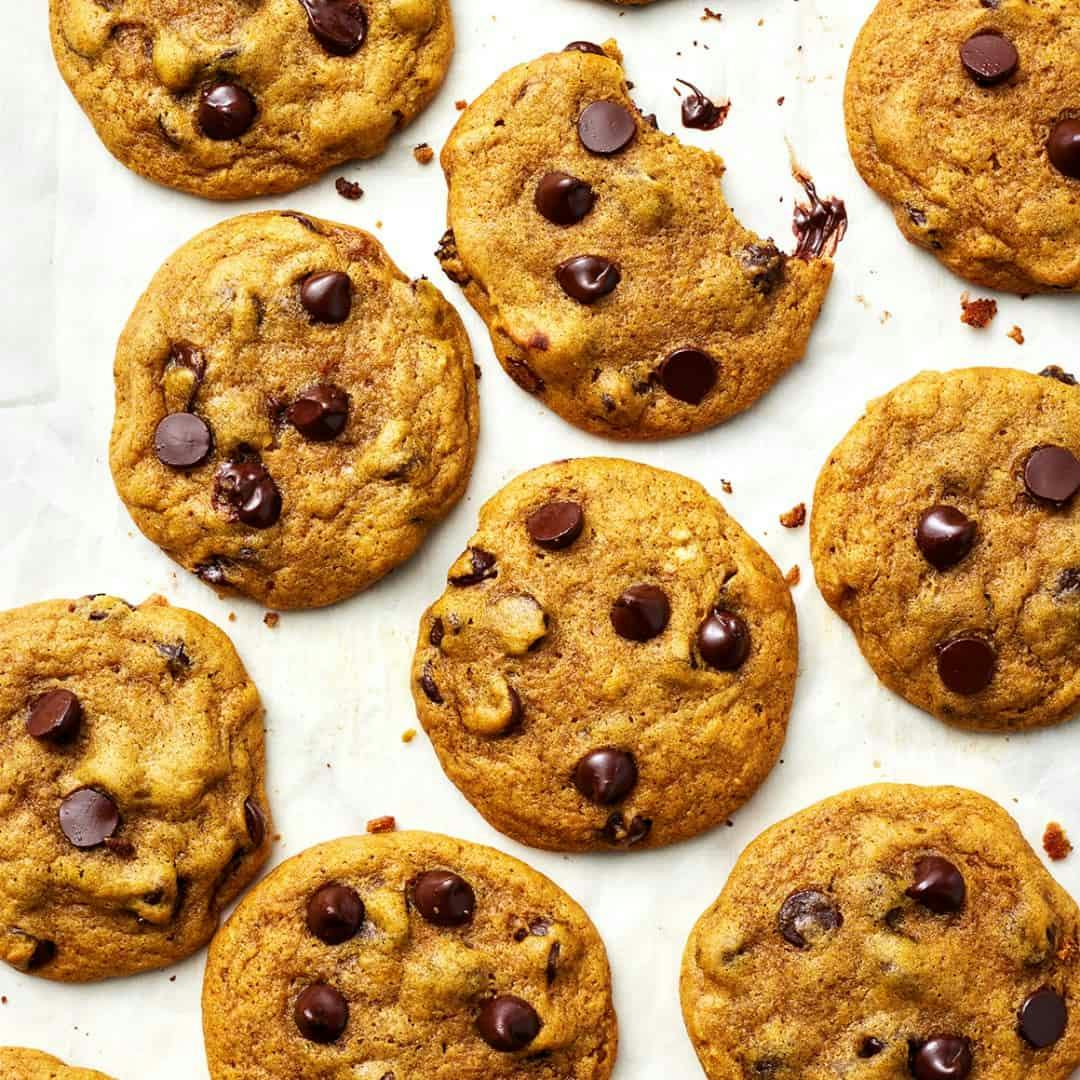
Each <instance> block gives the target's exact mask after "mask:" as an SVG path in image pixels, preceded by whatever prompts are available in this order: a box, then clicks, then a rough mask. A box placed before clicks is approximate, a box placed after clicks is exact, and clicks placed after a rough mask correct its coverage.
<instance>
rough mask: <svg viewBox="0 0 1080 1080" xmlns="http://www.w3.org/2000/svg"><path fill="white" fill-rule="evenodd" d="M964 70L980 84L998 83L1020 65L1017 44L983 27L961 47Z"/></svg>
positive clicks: (991, 84)
mask: <svg viewBox="0 0 1080 1080" xmlns="http://www.w3.org/2000/svg"><path fill="white" fill-rule="evenodd" d="M960 60H961V62H962V63H963V65H964V70H965V71H966V72H967V73H968V75H969V76H971V78H972V79H973V80H974V81H975V82H977V83H978V84H979V85H980V86H996V85H997V84H998V83H1003V82H1005V80H1006V79H1008V78H1009V77H1010V76H1012V75H1013V74H1014V73H1015V71H1016V69H1017V67H1019V65H1020V54H1019V53H1018V52H1017V51H1016V46H1015V45H1014V44H1013V43H1012V42H1011V41H1010V40H1009V39H1008V38H1007V37H1006V36H1005V35H1004V34H999V33H998V32H997V31H996V30H980V31H979V32H978V33H977V34H973V35H972V36H971V37H969V38H968V39H967V41H965V42H964V44H963V45H961V46H960Z"/></svg>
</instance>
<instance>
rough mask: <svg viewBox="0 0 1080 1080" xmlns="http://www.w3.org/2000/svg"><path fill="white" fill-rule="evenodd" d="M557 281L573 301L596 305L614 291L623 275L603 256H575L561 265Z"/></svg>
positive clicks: (556, 277)
mask: <svg viewBox="0 0 1080 1080" xmlns="http://www.w3.org/2000/svg"><path fill="white" fill-rule="evenodd" d="M555 280H556V281H558V283H559V286H560V288H561V289H562V291H563V292H564V293H566V295H567V296H569V297H570V298H571V299H572V300H576V301H577V302H578V303H579V304H595V303H596V301H597V300H599V299H601V297H604V296H607V295H608V293H610V292H613V291H614V289H615V287H616V286H617V285H618V284H619V282H620V281H621V280H622V274H621V273H620V272H619V268H618V267H617V266H616V265H615V264H614V263H613V262H611V261H610V260H608V259H605V258H604V257H603V256H601V255H575V256H574V258H572V259H567V260H566V262H564V263H560V264H559V266H558V267H557V268H556V270H555Z"/></svg>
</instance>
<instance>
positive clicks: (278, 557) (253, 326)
mask: <svg viewBox="0 0 1080 1080" xmlns="http://www.w3.org/2000/svg"><path fill="white" fill-rule="evenodd" d="M477 422H478V405H477V394H476V375H475V372H474V368H473V362H472V352H471V350H470V348H469V342H468V338H467V337H466V335H465V329H464V327H463V326H462V324H461V320H460V319H459V318H458V315H457V313H456V312H455V311H454V310H453V308H451V307H450V305H449V304H448V303H447V302H446V301H445V299H444V298H443V296H442V294H441V293H440V292H439V291H438V290H437V289H436V288H435V287H434V286H433V285H431V284H430V283H429V282H427V281H425V280H423V279H419V280H417V281H409V280H408V279H406V278H405V277H404V275H402V274H401V272H400V271H399V270H398V269H397V268H396V267H395V266H394V264H393V263H392V262H391V261H390V259H389V257H388V256H387V254H386V252H385V251H384V250H383V248H382V246H381V245H380V244H379V243H378V241H377V240H375V238H374V237H372V236H370V235H368V234H367V233H364V232H361V231H360V230H358V229H353V228H350V227H348V226H345V225H337V224H334V223H332V222H327V221H321V220H319V219H316V218H311V217H307V216H305V215H302V214H295V213H290V212H281V213H261V214H250V215H246V216H242V217H238V218H233V219H231V220H228V221H225V222H223V223H221V224H220V225H217V226H215V227H214V228H212V229H209V230H208V231H207V232H204V233H202V234H200V235H199V236H197V237H195V238H194V239H193V240H191V241H189V242H188V243H187V244H185V245H184V246H183V247H182V248H181V249H180V250H179V251H177V252H176V253H175V254H174V255H173V256H172V257H171V258H170V259H169V260H168V261H167V262H166V263H165V264H164V266H163V267H162V268H161V270H159V271H158V273H157V275H156V276H155V277H154V279H153V281H152V282H151V284H150V287H149V288H148V290H147V291H146V293H145V294H144V295H143V297H142V298H141V299H140V300H139V303H138V305H137V306H136V308H135V311H134V313H133V315H132V316H131V319H130V321H129V322H128V325H127V328H126V329H125V330H124V333H123V335H122V336H121V338H120V343H119V346H118V348H117V354H116V419H115V423H114V426H113V434H112V443H111V448H110V461H111V465H112V472H113V478H114V480H115V482H116V487H117V491H118V492H119V494H120V497H121V499H122V500H123V501H124V503H125V505H126V506H127V507H128V510H129V511H130V512H131V515H132V517H133V518H134V519H135V523H136V524H137V525H138V526H139V528H140V529H141V530H142V531H143V533H145V534H146V536H147V537H148V538H149V539H150V540H152V541H153V542H154V543H156V544H157V545H158V546H159V547H161V548H163V549H164V550H165V552H166V553H167V554H168V555H170V556H171V557H172V558H173V559H175V560H176V561H177V562H178V563H180V564H181V565H182V566H184V567H185V568H186V569H188V570H190V571H192V572H193V573H195V574H197V575H198V576H199V577H200V578H202V580H204V581H205V582H207V583H208V584H210V585H212V586H214V587H216V588H224V589H232V590H235V591H237V592H240V593H244V594H245V595H247V596H251V597H253V598H254V599H256V600H259V601H261V602H262V603H265V604H267V605H270V606H273V607H276V608H281V609H284V608H297V607H320V606H323V605H325V604H331V603H334V602H335V601H337V600H341V599H343V598H344V597H347V596H350V595H352V594H353V593H355V592H358V591H359V590H361V589H364V588H366V587H367V586H369V585H371V584H372V583H373V582H375V581H377V580H378V579H379V578H381V577H382V576H383V575H384V574H386V573H388V572H389V571H390V570H392V569H393V568H394V567H395V566H397V565H399V564H400V563H402V562H404V561H405V559H407V558H408V557H409V556H410V555H412V554H413V552H414V551H415V550H416V548H417V547H418V546H419V545H420V543H421V542H422V540H423V539H424V537H425V536H426V535H427V533H428V531H429V530H430V529H431V527H432V526H433V525H434V524H435V523H436V522H438V521H439V520H441V519H442V518H443V517H444V516H445V515H446V513H448V512H449V510H450V508H451V507H452V506H453V505H454V503H456V502H457V500H458V499H459V498H460V497H461V495H462V493H463V492H464V490H465V485H466V483H467V482H468V477H469V473H470V471H471V469H472V462H473V456H474V454H475V451H476V440H477Z"/></svg>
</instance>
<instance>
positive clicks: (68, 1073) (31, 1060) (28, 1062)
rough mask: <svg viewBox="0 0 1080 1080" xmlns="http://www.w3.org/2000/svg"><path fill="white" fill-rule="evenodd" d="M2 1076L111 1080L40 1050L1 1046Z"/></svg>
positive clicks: (17, 1079)
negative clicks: (74, 1066) (68, 1063)
mask: <svg viewBox="0 0 1080 1080" xmlns="http://www.w3.org/2000/svg"><path fill="white" fill-rule="evenodd" d="M0 1076H3V1077H4V1080H110V1078H109V1077H108V1076H106V1075H105V1074H104V1073H99V1072H94V1070H93V1069H76V1068H73V1067H72V1066H70V1065H65V1064H64V1063H63V1062H62V1061H60V1060H59V1059H57V1058H54V1057H51V1056H50V1055H49V1054H43V1053H41V1051H40V1050H24V1049H23V1048H22V1047H18V1046H0Z"/></svg>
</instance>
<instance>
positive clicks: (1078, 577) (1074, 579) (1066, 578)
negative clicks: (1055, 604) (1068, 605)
mask: <svg viewBox="0 0 1080 1080" xmlns="http://www.w3.org/2000/svg"><path fill="white" fill-rule="evenodd" d="M1054 595H1055V596H1057V597H1058V599H1059V600H1060V599H1063V598H1065V597H1073V596H1078V595H1080V566H1070V567H1069V568H1068V569H1067V570H1062V571H1061V574H1060V575H1059V577H1058V579H1057V585H1055V586H1054Z"/></svg>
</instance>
